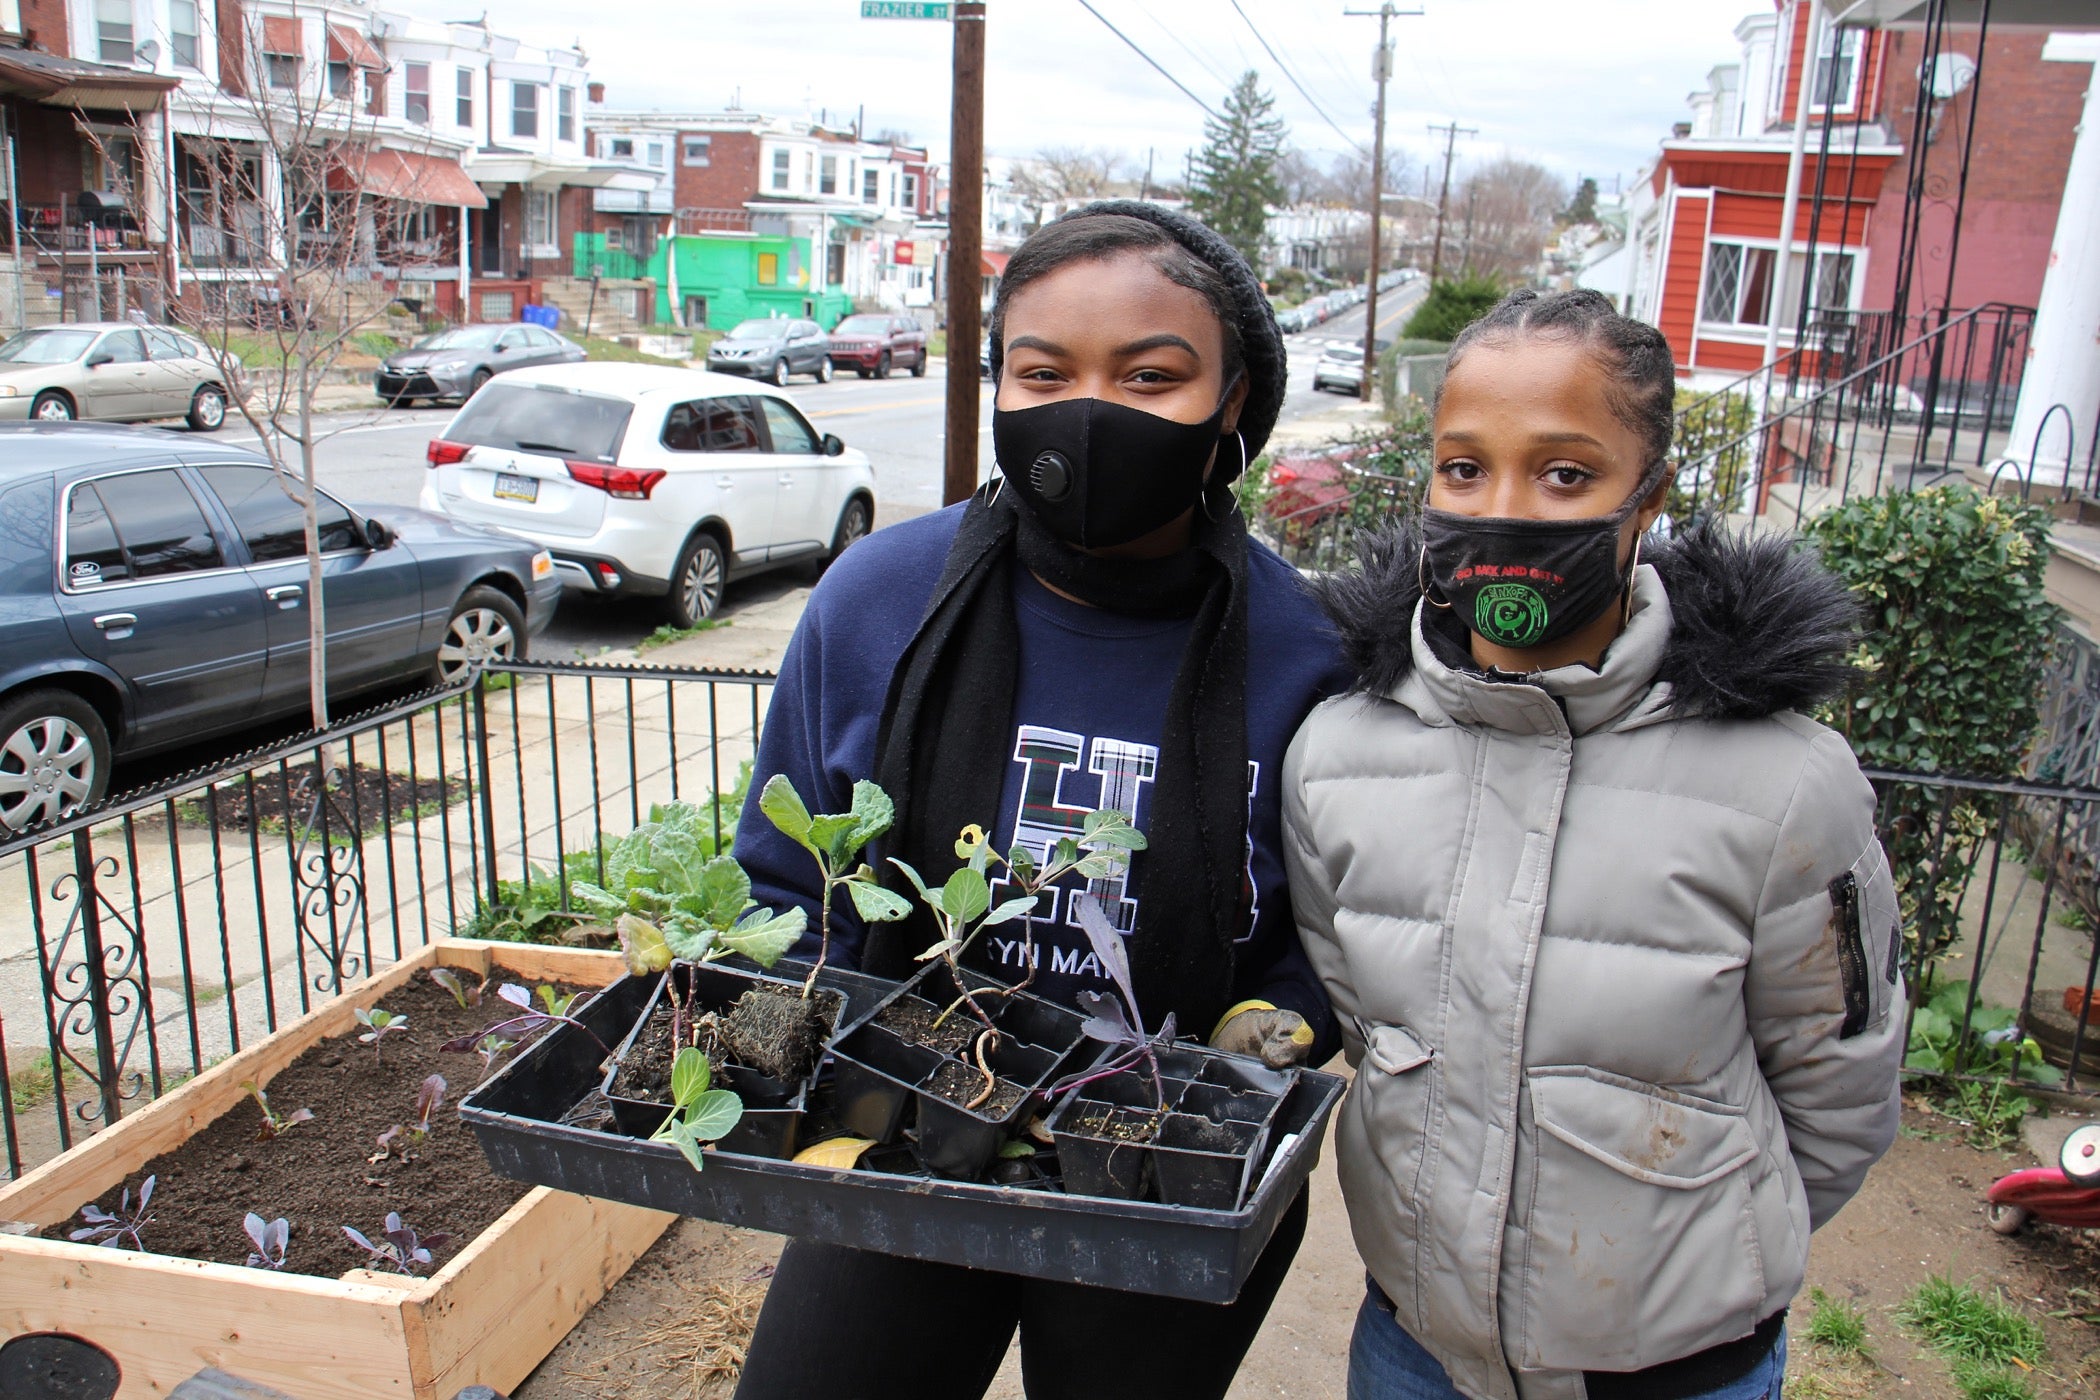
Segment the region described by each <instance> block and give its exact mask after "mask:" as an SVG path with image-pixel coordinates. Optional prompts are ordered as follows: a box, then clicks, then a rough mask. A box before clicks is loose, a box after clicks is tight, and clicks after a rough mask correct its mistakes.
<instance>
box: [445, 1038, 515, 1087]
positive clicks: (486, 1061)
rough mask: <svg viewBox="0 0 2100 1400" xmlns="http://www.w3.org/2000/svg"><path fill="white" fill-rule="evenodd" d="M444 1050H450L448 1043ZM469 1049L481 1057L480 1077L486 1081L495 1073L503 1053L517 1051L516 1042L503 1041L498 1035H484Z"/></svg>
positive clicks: (450, 1045) (450, 1046)
mask: <svg viewBox="0 0 2100 1400" xmlns="http://www.w3.org/2000/svg"><path fill="white" fill-rule="evenodd" d="M445 1048H446V1049H448V1050H449V1049H451V1048H452V1044H451V1042H450V1041H448V1042H446V1045H445ZM471 1048H472V1049H473V1051H474V1053H476V1054H477V1055H479V1056H481V1077H482V1078H483V1079H486V1078H488V1077H489V1075H490V1074H492V1073H494V1072H495V1068H496V1061H498V1060H500V1059H502V1058H503V1056H504V1054H505V1052H507V1051H511V1050H515V1049H517V1048H518V1042H517V1041H515V1040H505V1039H504V1038H503V1037H502V1036H500V1035H485V1036H483V1037H482V1038H481V1039H479V1040H477V1041H475V1042H474V1044H473V1046H472V1047H471Z"/></svg>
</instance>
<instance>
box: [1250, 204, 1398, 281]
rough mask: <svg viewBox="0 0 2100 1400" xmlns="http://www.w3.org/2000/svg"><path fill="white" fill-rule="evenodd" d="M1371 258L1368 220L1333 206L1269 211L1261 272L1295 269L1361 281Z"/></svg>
mask: <svg viewBox="0 0 2100 1400" xmlns="http://www.w3.org/2000/svg"><path fill="white" fill-rule="evenodd" d="M1370 258H1371V216H1370V215H1369V214H1367V213H1365V212H1364V211H1363V210H1361V209H1350V208H1347V207H1345V206H1342V205H1334V204H1294V205H1291V206H1289V207H1287V208H1272V209H1270V210H1268V212H1267V216H1266V218H1265V219H1264V220H1263V222H1262V266H1263V269H1264V270H1265V271H1270V272H1273V271H1274V270H1276V269H1277V268H1283V267H1294V268H1297V269H1298V270H1299V271H1301V272H1311V273H1317V274H1320V275H1322V276H1325V275H1328V274H1336V275H1340V276H1344V277H1347V278H1349V279H1352V280H1353V279H1356V278H1360V277H1362V276H1363V275H1364V269H1365V268H1366V267H1367V266H1369V264H1370Z"/></svg>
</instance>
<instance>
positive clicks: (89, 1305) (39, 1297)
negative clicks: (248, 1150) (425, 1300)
mask: <svg viewBox="0 0 2100 1400" xmlns="http://www.w3.org/2000/svg"><path fill="white" fill-rule="evenodd" d="M0 1259H4V1262H0V1275H4V1281H0V1336H8V1337H15V1336H20V1335H21V1334H23V1333H25V1332H64V1333H68V1334H70V1335H73V1336H76V1337H82V1338H84V1339H86V1340H88V1341H90V1342H92V1343H94V1344H95V1345H96V1346H99V1347H101V1348H103V1349H104V1350H106V1351H108V1352H110V1353H111V1354H112V1355H114V1356H115V1357H116V1358H117V1362H118V1365H119V1366H120V1367H121V1368H122V1371H123V1380H122V1383H121V1386H120V1388H119V1389H118V1391H117V1395H118V1400H146V1397H153V1396H165V1395H166V1394H168V1393H169V1392H170V1391H172V1390H173V1389H174V1388H175V1387H176V1386H177V1385H179V1384H181V1383H182V1382H183V1381H185V1380H187V1379H189V1377H191V1376H193V1375H195V1374H196V1373H197V1372H198V1371H200V1370H202V1369H204V1368H205V1367H206V1366H217V1367H219V1368H220V1369H222V1370H226V1371H231V1372H233V1373H234V1374H236V1375H239V1376H243V1377H245V1378H247V1379H251V1380H256V1381H259V1382H262V1383H265V1384H268V1385H271V1386H274V1387H276V1388H278V1389H281V1390H284V1391H287V1392H289V1393H291V1394H294V1395H298V1396H300V1397H301V1400H308V1397H312V1400H324V1398H332V1400H358V1398H359V1397H374V1398H375V1400H376V1397H398V1400H411V1397H415V1396H416V1394H417V1392H416V1390H415V1379H414V1375H413V1372H412V1370H411V1366H410V1357H411V1352H410V1350H409V1347H408V1344H407V1336H406V1330H407V1329H406V1324H405V1322H404V1319H403V1317H402V1311H403V1301H402V1296H401V1295H400V1294H399V1293H398V1292H396V1291H394V1290H392V1289H388V1288H375V1287H372V1286H371V1285H368V1284H354V1283H345V1282H342V1281H340V1280H337V1279H327V1278H313V1277H309V1276H305V1275H298V1274H273V1273H267V1272H264V1271H263V1270H260V1269H244V1268H239V1267H236V1266H234V1265H231V1264H211V1263H206V1262H204V1261H202V1260H196V1259H174V1258H170V1257H168V1256H166V1255H159V1254H135V1253H133V1252H131V1251H129V1250H119V1249H94V1248H88V1247H85V1246H82V1245H76V1244H70V1243H67V1242H65V1241H60V1240H40V1239H9V1240H8V1241H7V1242H6V1250H5V1252H4V1255H0Z"/></svg>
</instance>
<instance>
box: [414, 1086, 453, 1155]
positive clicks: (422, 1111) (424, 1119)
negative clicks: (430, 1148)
mask: <svg viewBox="0 0 2100 1400" xmlns="http://www.w3.org/2000/svg"><path fill="white" fill-rule="evenodd" d="M444 1102H445V1076H444V1075H442V1074H433V1075H431V1076H430V1077H429V1078H427V1079H425V1080H424V1081H423V1082H422V1084H421V1085H420V1086H419V1087H418V1088H417V1089H416V1121H415V1122H413V1123H411V1124H409V1125H408V1140H409V1142H410V1143H411V1144H413V1145H418V1146H420V1145H421V1143H422V1141H423V1139H424V1138H426V1137H429V1136H430V1120H431V1118H432V1117H433V1116H435V1115H436V1113H437V1111H438V1108H439V1106H440V1105H441V1104H443V1103H444Z"/></svg>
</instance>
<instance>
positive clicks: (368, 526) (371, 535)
mask: <svg viewBox="0 0 2100 1400" xmlns="http://www.w3.org/2000/svg"><path fill="white" fill-rule="evenodd" d="M393 543H394V532H393V531H392V530H389V529H388V528H387V527H386V526H385V525H383V524H381V523H380V522H379V521H377V520H373V519H370V518H367V519H366V520H365V547H366V548H367V549H386V548H388V547H390V546H391V545H392V544H393Z"/></svg>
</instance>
